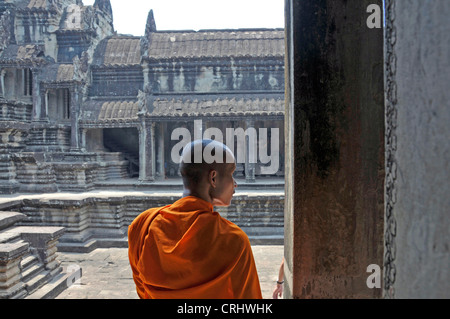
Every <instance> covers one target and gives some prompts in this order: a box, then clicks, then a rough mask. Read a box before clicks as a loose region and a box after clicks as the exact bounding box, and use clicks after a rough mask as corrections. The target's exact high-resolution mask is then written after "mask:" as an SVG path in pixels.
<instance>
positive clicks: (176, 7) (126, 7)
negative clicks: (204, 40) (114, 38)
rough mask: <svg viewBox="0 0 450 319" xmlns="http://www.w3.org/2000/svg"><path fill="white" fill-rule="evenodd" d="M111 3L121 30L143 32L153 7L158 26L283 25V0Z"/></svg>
mask: <svg viewBox="0 0 450 319" xmlns="http://www.w3.org/2000/svg"><path fill="white" fill-rule="evenodd" d="M94 1H95V0H83V4H84V5H92V4H93V3H94ZM111 5H112V8H113V18H114V28H115V30H116V31H117V32H118V33H120V34H132V35H137V36H141V35H143V34H144V32H145V24H146V22H147V16H148V12H149V11H150V9H153V14H154V17H155V21H156V28H157V29H158V30H200V29H238V28H284V0H111Z"/></svg>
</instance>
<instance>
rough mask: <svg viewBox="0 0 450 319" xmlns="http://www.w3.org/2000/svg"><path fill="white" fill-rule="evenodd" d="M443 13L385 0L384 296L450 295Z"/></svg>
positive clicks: (433, 6)
mask: <svg viewBox="0 0 450 319" xmlns="http://www.w3.org/2000/svg"><path fill="white" fill-rule="evenodd" d="M449 16H450V2H449V1H446V0H437V1H430V2H427V1H420V0H413V1H393V0H387V1H386V39H385V61H386V69H385V88H386V183H385V189H386V195H385V212H386V215H385V254H384V256H385V258H384V273H383V283H384V287H383V288H384V293H385V297H390V298H400V299H422V298H425V299H428V298H430V299H448V298H450V290H449V278H450V268H449V263H450V250H449V243H450V233H449V229H450V219H449V207H450V196H449V193H450V184H449V180H450V168H449V163H450V143H449V140H450V125H449V123H450V106H449V101H450V90H449V89H448V84H449V83H450V73H449V72H448V70H449V68H450V59H449V54H450V50H449V49H450V45H449V43H450V33H449V30H450V19H449Z"/></svg>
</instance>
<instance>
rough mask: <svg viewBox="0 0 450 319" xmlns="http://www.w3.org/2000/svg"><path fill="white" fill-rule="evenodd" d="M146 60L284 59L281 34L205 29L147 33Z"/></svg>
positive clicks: (280, 32) (275, 30)
mask: <svg viewBox="0 0 450 319" xmlns="http://www.w3.org/2000/svg"><path fill="white" fill-rule="evenodd" d="M149 42H150V47H149V50H148V57H149V58H155V59H162V58H204V57H209V58H218V57H267V56H275V57H282V56H284V31H283V30H281V29H273V30H210V31H208V30H204V31H185V32H173V31H172V32H171V31H167V32H164V31H158V32H152V33H150V41H149Z"/></svg>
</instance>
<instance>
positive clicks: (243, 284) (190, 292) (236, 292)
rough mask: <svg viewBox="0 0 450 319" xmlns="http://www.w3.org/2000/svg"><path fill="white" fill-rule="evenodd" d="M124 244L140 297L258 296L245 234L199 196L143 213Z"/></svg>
mask: <svg viewBox="0 0 450 319" xmlns="http://www.w3.org/2000/svg"><path fill="white" fill-rule="evenodd" d="M128 245H129V248H128V257H129V260H130V265H131V269H132V271H133V279H134V282H135V283H136V290H137V293H138V295H139V297H140V298H143V299H147V298H150V299H235V298H236V299H261V298H262V295H261V288H260V284H259V279H258V274H257V272H256V266H255V261H254V259H253V253H252V249H251V246H250V242H249V240H248V237H247V235H246V234H245V233H244V232H243V231H242V230H241V229H240V228H239V227H238V226H236V225H235V224H233V223H232V222H230V221H228V220H226V219H224V218H222V217H221V216H220V215H219V213H217V212H214V211H213V205H212V204H210V203H208V202H207V201H204V200H202V199H200V198H197V197H194V196H187V197H184V198H181V199H180V200H178V201H176V202H175V203H173V204H172V205H167V206H164V207H158V208H152V209H149V210H147V211H145V212H143V213H142V214H140V215H139V216H138V217H137V218H136V219H135V220H134V221H133V223H132V224H131V225H130V227H129V229H128Z"/></svg>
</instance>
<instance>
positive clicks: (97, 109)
mask: <svg viewBox="0 0 450 319" xmlns="http://www.w3.org/2000/svg"><path fill="white" fill-rule="evenodd" d="M138 112H139V104H138V102H137V101H95V100H93V101H87V102H85V103H83V110H82V112H81V117H80V118H81V120H82V121H84V122H108V121H129V120H136V119H137V118H138V116H137V113H138Z"/></svg>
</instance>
